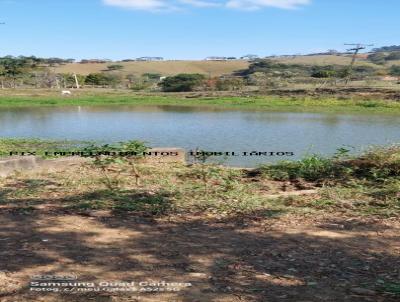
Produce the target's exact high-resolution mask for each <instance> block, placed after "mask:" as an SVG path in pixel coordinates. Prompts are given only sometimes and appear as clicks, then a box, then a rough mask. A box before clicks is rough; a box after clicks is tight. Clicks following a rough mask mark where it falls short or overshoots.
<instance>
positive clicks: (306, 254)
mask: <svg viewBox="0 0 400 302" xmlns="http://www.w3.org/2000/svg"><path fill="white" fill-rule="evenodd" d="M0 215H1V216H0V219H1V226H0V301H1V302H19V301H46V302H50V301H57V302H61V301H80V302H81V301H82V302H83V301H85V302H86V301H107V302H108V301H143V302H148V301H171V302H172V301H180V302H196V301H197V302H200V301H204V302H205V301H215V302H217V301H218V302H234V301H238V302H239V301H263V302H264V301H265V302H267V301H268V302H269V301H293V302H294V301H296V302H300V301H303V302H306V301H351V302H353V301H382V302H383V301H385V302H386V301H388V302H389V301H399V299H398V298H396V297H395V296H391V295H389V294H385V293H382V292H381V291H380V285H381V284H382V282H390V281H393V282H397V281H398V280H399V279H400V278H399V277H400V271H399V268H400V240H399V238H400V236H399V234H400V232H399V231H400V224H399V222H398V221H395V220H382V221H375V220H362V219H358V218H357V219H356V218H335V217H332V216H331V217H313V218H310V217H308V218H305V217H304V216H303V217H302V216H285V217H280V218H274V219H273V218H271V219H263V220H258V221H256V222H254V221H248V220H246V219H235V220H234V221H232V220H218V219H211V218H210V219H208V220H207V219H206V218H205V217H189V218H187V217H186V218H183V217H172V218H171V217H169V218H163V219H150V218H149V219H147V218H138V217H132V216H121V217H115V216H109V215H108V213H107V212H95V213H94V214H92V215H91V216H81V215H74V214H69V213H64V214H62V215H61V214H60V213H52V212H49V211H34V212H32V213H29V214H21V213H16V212H12V211H11V212H10V211H8V212H3V213H1V214H0ZM32 275H64V276H65V275H77V276H78V281H80V282H101V281H116V280H119V281H124V282H132V281H135V282H149V281H150V280H153V281H158V282H160V281H165V282H167V283H172V282H175V283H176V282H178V283H181V284H179V286H173V287H174V288H176V290H179V291H176V292H156V293H143V292H129V293H125V292H114V293H110V292H106V291H103V292H94V293H77V292H75V293H73V292H67V293H66V292H58V293H53V292H39V291H32V290H31V289H30V288H29V282H30V281H32V280H31V278H30V276H32ZM36 278H37V277H36ZM185 283H190V284H191V286H188V284H185ZM182 284H183V285H182ZM144 287H146V286H144ZM154 288H164V289H165V288H166V287H165V286H164V287H163V286H161V287H160V286H158V287H157V286H155V287H152V290H153V289H154Z"/></svg>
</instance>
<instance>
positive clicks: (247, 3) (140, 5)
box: [103, 0, 312, 11]
mask: <svg viewBox="0 0 400 302" xmlns="http://www.w3.org/2000/svg"><path fill="white" fill-rule="evenodd" d="M311 1H312V0H103V3H104V4H106V5H110V6H117V7H122V8H128V9H135V10H146V11H168V10H179V9H182V8H184V7H199V8H207V7H227V8H234V9H242V10H257V9H261V8H263V7H276V8H281V9H295V8H298V7H301V6H303V5H307V4H310V3H311Z"/></svg>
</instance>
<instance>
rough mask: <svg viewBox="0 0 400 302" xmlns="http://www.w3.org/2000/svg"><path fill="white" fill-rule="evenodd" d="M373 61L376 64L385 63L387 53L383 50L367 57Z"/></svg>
mask: <svg viewBox="0 0 400 302" xmlns="http://www.w3.org/2000/svg"><path fill="white" fill-rule="evenodd" d="M367 59H368V60H370V61H371V62H372V63H375V64H380V65H381V64H385V60H386V55H385V54H384V53H381V52H376V53H372V54H370V55H369V56H368V57H367Z"/></svg>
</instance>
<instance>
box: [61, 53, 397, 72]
mask: <svg viewBox="0 0 400 302" xmlns="http://www.w3.org/2000/svg"><path fill="white" fill-rule="evenodd" d="M274 60H277V61H279V62H282V63H286V64H306V65H348V64H349V63H350V61H351V58H350V57H349V56H329V55H321V56H294V57H286V58H276V59H274ZM110 64H112V63H104V64H79V63H74V64H67V65H63V66H58V67H56V68H55V71H56V72H61V73H71V72H76V73H78V74H89V73H92V72H101V71H102V70H105V69H107V66H108V65H110ZM118 64H121V65H123V66H124V69H123V70H122V73H124V74H136V75H141V74H143V73H148V72H150V73H160V74H162V75H174V74H178V73H201V74H205V75H209V74H211V76H219V75H222V74H230V73H232V72H233V71H236V70H240V69H246V68H247V67H248V65H249V62H247V61H244V60H237V61H225V62H216V61H163V62H119V63H118ZM393 64H400V60H399V61H390V62H388V63H387V64H386V65H387V66H390V65H393ZM356 65H361V66H372V67H376V68H378V69H379V68H382V66H378V65H375V64H373V63H371V62H368V61H366V60H365V59H358V60H357V62H356Z"/></svg>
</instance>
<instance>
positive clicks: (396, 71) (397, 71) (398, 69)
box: [389, 65, 400, 76]
mask: <svg viewBox="0 0 400 302" xmlns="http://www.w3.org/2000/svg"><path fill="white" fill-rule="evenodd" d="M389 74H390V75H392V76H400V66H397V65H393V66H392V67H390V70H389Z"/></svg>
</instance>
